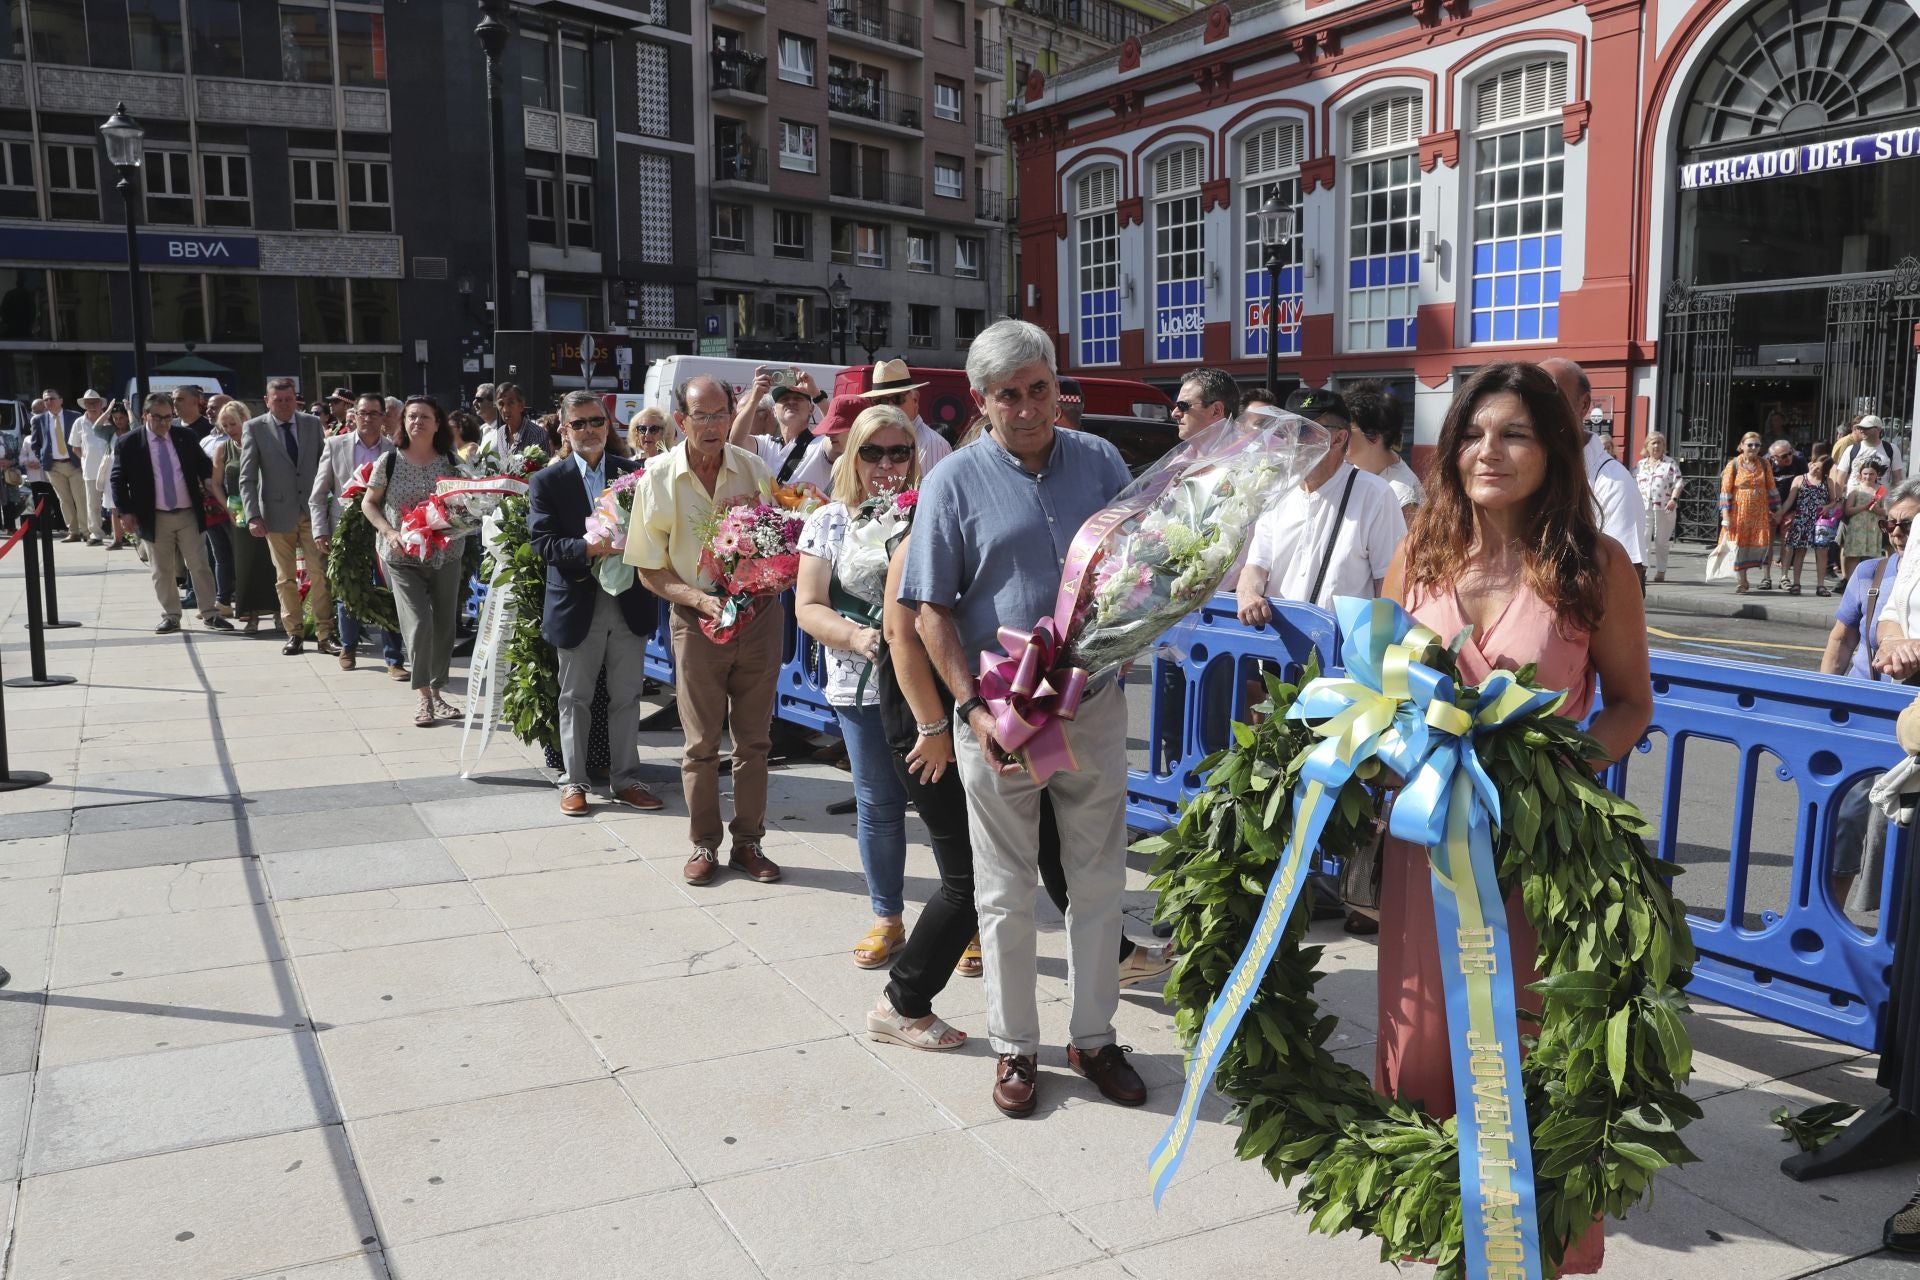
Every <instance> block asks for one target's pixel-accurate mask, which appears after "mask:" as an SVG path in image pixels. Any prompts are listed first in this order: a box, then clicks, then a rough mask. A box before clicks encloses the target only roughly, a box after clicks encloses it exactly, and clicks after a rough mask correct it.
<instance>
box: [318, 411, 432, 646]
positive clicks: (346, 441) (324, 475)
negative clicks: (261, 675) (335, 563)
mask: <svg viewBox="0 0 1920 1280" xmlns="http://www.w3.org/2000/svg"><path fill="white" fill-rule="evenodd" d="M385 425H386V402H385V401H383V400H382V399H381V398H380V394H379V392H377V391H368V392H365V393H363V394H362V395H361V396H360V398H359V399H357V400H354V401H351V402H350V403H349V405H348V407H347V430H346V431H345V433H343V434H341V435H337V436H329V437H328V438H327V449H326V452H325V453H324V454H322V455H321V458H320V470H319V473H318V474H316V475H315V476H314V478H313V492H312V493H311V494H309V495H308V497H307V509H308V513H309V514H310V515H311V516H312V517H313V540H314V543H315V544H316V545H317V546H319V548H320V554H321V555H323V556H324V555H326V554H328V552H329V551H330V550H331V544H332V542H333V531H334V528H335V526H337V525H338V524H339V521H340V513H341V511H342V510H344V509H345V504H344V503H342V502H341V501H340V494H341V492H342V491H343V490H345V489H346V487H347V485H348V483H349V482H351V481H352V479H353V476H354V473H355V472H356V471H358V470H360V468H361V467H363V466H366V465H368V464H370V463H376V462H378V461H380V459H381V458H383V457H385V456H386V455H387V454H388V453H391V452H392V451H393V441H391V440H389V439H387V436H386V432H385V430H384V429H383V428H384V427H385ZM335 613H336V615H337V616H336V621H337V622H338V623H339V625H340V632H339V635H340V669H341V670H342V671H351V670H353V668H354V664H355V662H356V661H357V660H358V655H359V652H360V619H358V618H356V617H354V616H353V615H352V614H350V613H348V612H347V606H346V605H345V604H336V606H335ZM380 637H381V642H382V643H381V648H382V651H383V652H384V654H385V656H386V659H387V675H388V676H390V677H392V678H393V679H395V680H405V679H406V678H407V665H406V659H407V651H406V647H405V646H404V645H403V644H402V643H401V641H400V633H399V632H397V631H387V630H381V631H380Z"/></svg>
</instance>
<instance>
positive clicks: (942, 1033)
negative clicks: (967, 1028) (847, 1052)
mask: <svg viewBox="0 0 1920 1280" xmlns="http://www.w3.org/2000/svg"><path fill="white" fill-rule="evenodd" d="M880 1008H881V1009H885V1010H886V1012H885V1013H882V1012H880V1009H870V1010H868V1011H867V1037H868V1038H869V1039H872V1040H878V1041H880V1042H882V1043H883V1044H898V1045H905V1046H906V1047H907V1048H909V1049H926V1050H929V1051H930V1052H933V1053H941V1052H944V1051H945V1050H948V1049H958V1048H959V1047H960V1046H962V1045H964V1044H965V1043H966V1042H967V1033H966V1032H964V1031H961V1030H959V1029H958V1028H956V1027H951V1026H948V1025H947V1024H946V1023H945V1022H942V1021H941V1020H940V1019H939V1018H935V1019H934V1020H933V1021H932V1022H929V1023H928V1024H927V1025H926V1026H924V1027H916V1026H914V1025H913V1024H914V1023H915V1022H916V1021H917V1019H914V1018H909V1017H907V1016H905V1015H904V1014H901V1013H897V1012H895V1011H894V1008H893V1006H892V1005H890V1004H886V1003H884V1002H883V1003H882V1004H881V1006H880ZM949 1032H951V1033H952V1034H954V1035H957V1036H959V1037H960V1038H959V1039H958V1040H955V1041H953V1042H952V1043H951V1044H949V1043H947V1042H946V1037H947V1035H948V1033H949Z"/></svg>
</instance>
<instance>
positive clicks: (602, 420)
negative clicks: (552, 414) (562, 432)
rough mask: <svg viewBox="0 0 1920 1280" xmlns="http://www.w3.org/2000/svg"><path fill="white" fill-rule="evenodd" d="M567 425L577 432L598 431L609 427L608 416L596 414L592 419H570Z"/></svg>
mask: <svg viewBox="0 0 1920 1280" xmlns="http://www.w3.org/2000/svg"><path fill="white" fill-rule="evenodd" d="M567 425H568V426H570V427H572V428H573V429H574V430H575V431H598V430H599V429H600V428H601V427H604V426H606V425H607V415H606V414H604V413H596V414H594V415H593V416H592V417H591V418H569V419H567Z"/></svg>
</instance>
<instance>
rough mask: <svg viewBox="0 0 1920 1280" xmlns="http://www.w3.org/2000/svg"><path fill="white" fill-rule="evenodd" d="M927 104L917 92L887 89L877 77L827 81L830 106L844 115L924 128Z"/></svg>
mask: <svg viewBox="0 0 1920 1280" xmlns="http://www.w3.org/2000/svg"><path fill="white" fill-rule="evenodd" d="M924 106H925V104H924V103H922V102H921V100H920V99H919V98H917V97H915V96H914V95H913V94H910V93H896V92H894V91H893V90H892V89H883V88H881V87H880V85H879V84H878V83H877V82H876V81H873V80H867V79H864V78H861V77H857V76H856V77H848V78H845V79H842V78H839V77H829V78H828V80H827V109H828V110H830V111H838V112H840V113H841V114H843V115H850V116H859V117H861V118H862V119H866V120H879V121H882V122H883V123H886V124H897V125H899V126H900V127H901V128H903V129H920V128H924V127H925V126H924V125H923V124H922V111H923V109H924Z"/></svg>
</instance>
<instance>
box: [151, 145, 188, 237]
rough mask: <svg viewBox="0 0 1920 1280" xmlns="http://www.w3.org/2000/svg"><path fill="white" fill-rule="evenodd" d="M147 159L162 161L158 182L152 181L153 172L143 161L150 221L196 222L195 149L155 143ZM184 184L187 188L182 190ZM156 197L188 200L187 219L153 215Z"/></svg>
mask: <svg viewBox="0 0 1920 1280" xmlns="http://www.w3.org/2000/svg"><path fill="white" fill-rule="evenodd" d="M146 159H148V160H161V161H162V163H161V165H160V177H161V181H159V182H155V181H153V177H154V175H153V172H152V170H151V169H149V168H148V167H147V166H146V165H144V164H143V165H141V173H140V193H141V196H142V197H143V198H144V199H145V201H146V203H147V221H149V222H160V223H163V225H169V226H188V227H190V226H192V225H194V223H195V221H196V220H197V219H196V215H195V209H194V205H193V153H192V152H191V151H186V150H175V149H173V148H171V147H155V148H153V149H151V150H149V151H148V152H147V153H146ZM176 179H184V181H183V182H182V181H176ZM183 186H184V188H185V189H184V190H181V189H180V188H181V187H183ZM155 197H158V198H159V199H162V200H184V201H186V202H187V217H186V221H184V222H177V223H165V222H164V220H163V219H160V218H156V217H154V216H153V200H154V199H155Z"/></svg>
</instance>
